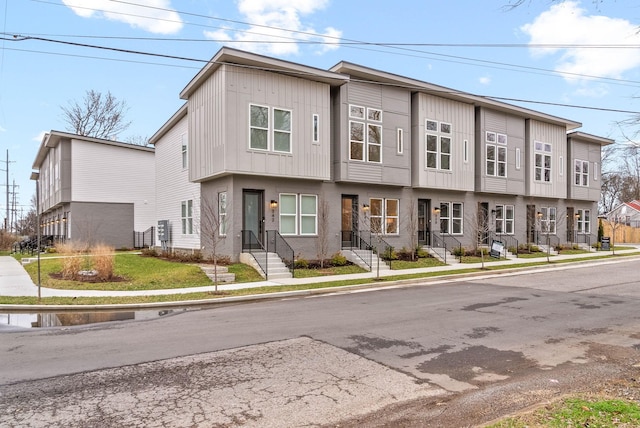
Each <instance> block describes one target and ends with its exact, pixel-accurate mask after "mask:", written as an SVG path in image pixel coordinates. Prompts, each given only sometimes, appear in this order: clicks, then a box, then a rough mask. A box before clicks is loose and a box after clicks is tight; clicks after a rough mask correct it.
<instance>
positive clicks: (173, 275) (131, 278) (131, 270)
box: [25, 254, 262, 291]
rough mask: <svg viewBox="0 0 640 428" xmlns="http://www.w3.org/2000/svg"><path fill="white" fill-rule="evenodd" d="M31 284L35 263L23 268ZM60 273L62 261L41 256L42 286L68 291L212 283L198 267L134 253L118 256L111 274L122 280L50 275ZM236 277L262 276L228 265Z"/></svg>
mask: <svg viewBox="0 0 640 428" xmlns="http://www.w3.org/2000/svg"><path fill="white" fill-rule="evenodd" d="M25 269H26V271H27V272H28V273H29V275H30V276H31V278H32V279H33V280H34V282H35V281H36V280H37V275H38V273H37V271H38V265H37V263H30V264H28V265H26V266H25ZM61 270H62V259H60V258H49V257H44V258H41V259H40V278H41V284H42V286H43V287H47V288H57V289H67V290H110V291H130V290H161V289H168V288H186V287H203V286H208V285H212V281H211V280H210V279H209V278H208V277H207V276H206V275H205V274H204V272H203V271H202V269H200V268H199V267H198V266H195V265H191V264H186V263H178V262H172V261H167V260H162V259H158V258H154V257H143V256H140V255H137V254H117V255H116V256H115V269H114V275H115V276H117V277H120V278H121V280H118V281H113V282H96V283H91V282H81V281H70V280H63V279H55V278H52V277H51V276H50V275H51V274H55V273H59V272H60V271H61ZM229 271H230V272H233V273H235V274H236V282H251V281H260V280H262V277H260V275H258V273H257V272H255V270H253V269H252V268H250V267H249V266H247V265H242V264H238V265H232V266H229Z"/></svg>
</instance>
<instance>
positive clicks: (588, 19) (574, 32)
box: [521, 0, 640, 94]
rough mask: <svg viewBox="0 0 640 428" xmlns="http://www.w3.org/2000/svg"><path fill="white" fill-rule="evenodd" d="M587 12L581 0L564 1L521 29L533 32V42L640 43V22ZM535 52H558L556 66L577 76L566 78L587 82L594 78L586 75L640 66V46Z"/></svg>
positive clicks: (539, 52)
mask: <svg viewBox="0 0 640 428" xmlns="http://www.w3.org/2000/svg"><path fill="white" fill-rule="evenodd" d="M585 12H586V11H585V9H583V8H581V7H580V3H579V2H577V1H569V0H567V1H563V2H561V3H558V4H555V5H553V6H551V8H549V10H547V11H546V12H543V13H542V14H540V15H539V16H538V17H537V18H535V20H534V21H533V22H532V23H530V24H526V25H524V26H523V27H521V30H522V31H523V32H524V33H526V34H527V35H529V36H530V38H531V39H530V44H562V45H603V44H604V45H611V44H616V45H620V44H624V45H638V44H640V34H639V33H638V28H637V25H635V24H632V23H631V22H629V21H627V20H625V19H620V18H610V17H607V16H602V15H585ZM531 53H532V54H533V55H534V56H535V57H542V56H547V55H554V56H555V57H556V64H555V70H556V71H559V72H563V73H572V74H573V76H565V78H566V79H567V80H569V81H571V82H574V83H576V82H579V83H581V84H583V85H584V84H586V83H588V82H589V81H591V80H592V79H591V78H589V77H586V76H584V75H587V76H599V77H608V78H620V77H621V76H622V75H623V73H624V72H626V71H628V70H631V69H634V68H636V67H638V66H640V49H632V48H622V49H614V48H587V47H567V48H565V47H561V48H553V49H546V48H545V49H543V48H532V49H531ZM578 75H582V76H578ZM595 92H597V93H599V94H602V93H603V89H602V88H598V90H597V91H595Z"/></svg>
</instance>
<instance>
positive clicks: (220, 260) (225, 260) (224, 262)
mask: <svg viewBox="0 0 640 428" xmlns="http://www.w3.org/2000/svg"><path fill="white" fill-rule="evenodd" d="M207 261H208V262H210V263H213V256H210V257H209V258H208V259H207ZM216 263H217V264H218V265H221V266H229V265H230V264H231V257H229V256H217V257H216Z"/></svg>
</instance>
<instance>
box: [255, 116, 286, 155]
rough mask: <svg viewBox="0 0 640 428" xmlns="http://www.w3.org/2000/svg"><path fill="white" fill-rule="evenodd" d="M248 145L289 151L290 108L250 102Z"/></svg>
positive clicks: (277, 150) (282, 151) (275, 150)
mask: <svg viewBox="0 0 640 428" xmlns="http://www.w3.org/2000/svg"><path fill="white" fill-rule="evenodd" d="M250 110H251V112H250V121H249V147H250V148H252V149H255V150H271V151H274V152H280V153H291V110H284V109H279V108H275V107H274V108H270V107H265V106H258V105H254V104H251V106H250Z"/></svg>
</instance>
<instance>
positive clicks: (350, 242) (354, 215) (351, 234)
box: [341, 195, 358, 248]
mask: <svg viewBox="0 0 640 428" xmlns="http://www.w3.org/2000/svg"><path fill="white" fill-rule="evenodd" d="M341 228H342V248H351V247H353V246H354V245H355V244H356V243H355V242H354V239H355V237H356V235H357V234H358V196H357V195H342V226H341Z"/></svg>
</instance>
